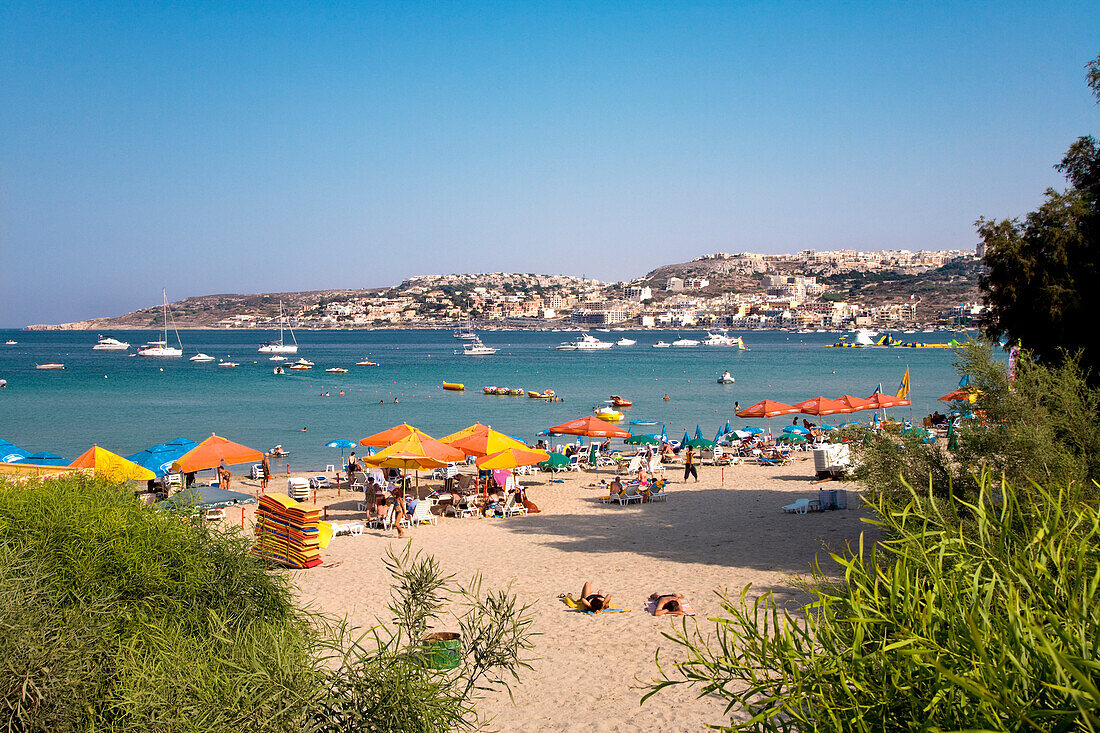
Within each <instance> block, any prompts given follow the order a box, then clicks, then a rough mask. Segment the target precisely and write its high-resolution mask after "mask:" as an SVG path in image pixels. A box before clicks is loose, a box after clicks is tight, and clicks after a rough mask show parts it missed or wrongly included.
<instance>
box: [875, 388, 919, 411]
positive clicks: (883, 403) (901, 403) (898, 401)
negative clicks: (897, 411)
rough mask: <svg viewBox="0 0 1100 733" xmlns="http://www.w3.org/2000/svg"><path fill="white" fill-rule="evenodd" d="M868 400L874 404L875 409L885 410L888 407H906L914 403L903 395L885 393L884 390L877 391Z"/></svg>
mask: <svg viewBox="0 0 1100 733" xmlns="http://www.w3.org/2000/svg"><path fill="white" fill-rule="evenodd" d="M867 400H868V401H869V402H870V403H871V404H872V406H873V409H875V410H885V409H886V408H887V407H905V406H906V405H910V404H912V403H911V402H910V401H909V400H907V399H905V398H903V397H895V396H894V395H892V394H883V393H882V392H876V393H874V394H873V395H871V396H870V397H868V398H867Z"/></svg>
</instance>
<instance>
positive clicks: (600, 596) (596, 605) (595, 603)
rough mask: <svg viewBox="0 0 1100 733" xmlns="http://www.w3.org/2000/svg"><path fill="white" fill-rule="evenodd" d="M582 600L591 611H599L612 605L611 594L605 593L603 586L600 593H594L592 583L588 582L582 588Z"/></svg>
mask: <svg viewBox="0 0 1100 733" xmlns="http://www.w3.org/2000/svg"><path fill="white" fill-rule="evenodd" d="M580 601H581V603H583V604H584V605H585V606H586V607H587V608H588V610H589V611H599V610H600V609H603V608H607V607H608V606H610V605H611V596H609V595H605V594H604V592H603V589H602V588H601V589H600V591H599V592H598V593H593V592H592V584H591V583H587V582H586V583H585V584H584V587H583V588H581V597H580Z"/></svg>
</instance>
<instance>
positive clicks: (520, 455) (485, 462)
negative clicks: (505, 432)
mask: <svg viewBox="0 0 1100 733" xmlns="http://www.w3.org/2000/svg"><path fill="white" fill-rule="evenodd" d="M549 457H550V454H549V453H547V452H546V451H544V450H530V449H527V448H507V449H505V450H502V451H499V452H497V453H492V454H490V455H487V456H482V457H481V458H478V459H477V467H478V468H480V469H485V470H488V469H497V468H519V467H520V466H533V465H535V464H536V463H542V462H543V461H545V460H546V459H547V458H549Z"/></svg>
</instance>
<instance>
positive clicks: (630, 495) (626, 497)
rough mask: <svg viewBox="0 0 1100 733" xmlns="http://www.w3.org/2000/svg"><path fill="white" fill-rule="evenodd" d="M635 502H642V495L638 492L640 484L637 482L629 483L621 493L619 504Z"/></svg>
mask: <svg viewBox="0 0 1100 733" xmlns="http://www.w3.org/2000/svg"><path fill="white" fill-rule="evenodd" d="M631 502H635V503H638V504H641V503H642V495H641V494H639V493H638V486H637V485H636V484H628V485H627V486H626V488H625V489H624V490H623V493H622V494H620V495H619V504H620V505H625V504H630V503H631Z"/></svg>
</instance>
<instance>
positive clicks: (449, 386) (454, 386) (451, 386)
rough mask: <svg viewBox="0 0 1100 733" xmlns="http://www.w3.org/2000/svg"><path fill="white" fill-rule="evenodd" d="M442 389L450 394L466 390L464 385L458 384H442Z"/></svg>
mask: <svg viewBox="0 0 1100 733" xmlns="http://www.w3.org/2000/svg"><path fill="white" fill-rule="evenodd" d="M443 389H447V390H450V391H452V392H464V391H465V390H466V385H465V384H460V383H459V382H444V383H443Z"/></svg>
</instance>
